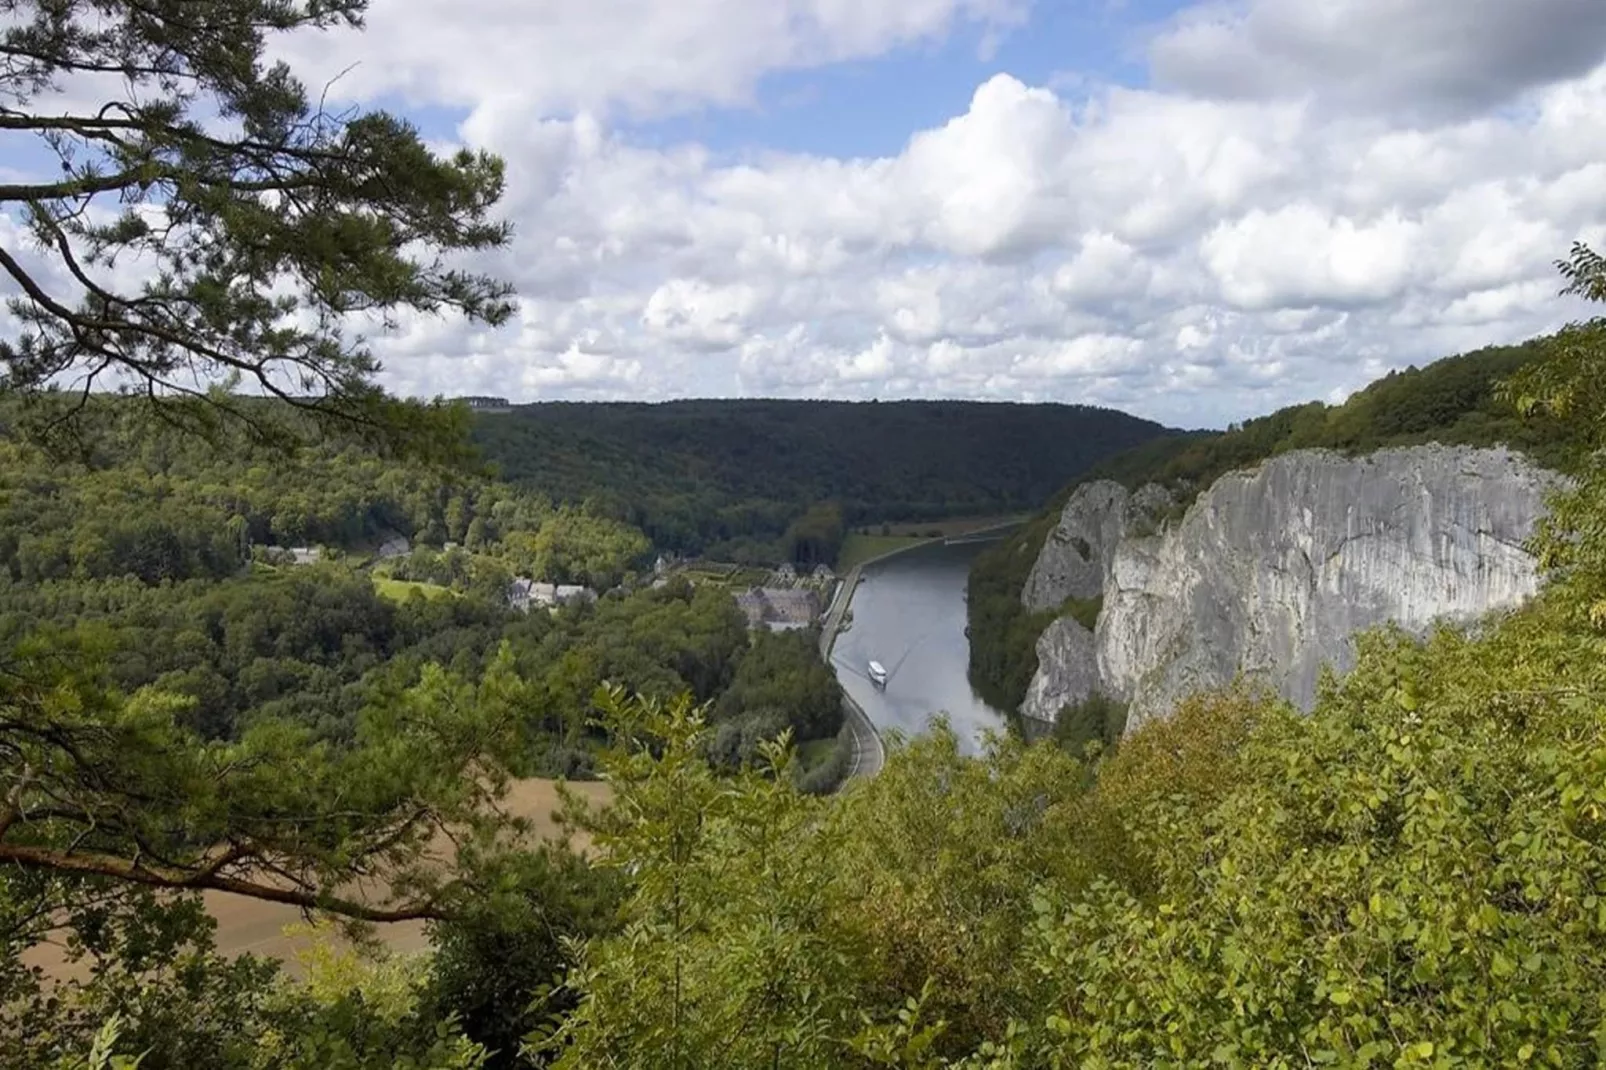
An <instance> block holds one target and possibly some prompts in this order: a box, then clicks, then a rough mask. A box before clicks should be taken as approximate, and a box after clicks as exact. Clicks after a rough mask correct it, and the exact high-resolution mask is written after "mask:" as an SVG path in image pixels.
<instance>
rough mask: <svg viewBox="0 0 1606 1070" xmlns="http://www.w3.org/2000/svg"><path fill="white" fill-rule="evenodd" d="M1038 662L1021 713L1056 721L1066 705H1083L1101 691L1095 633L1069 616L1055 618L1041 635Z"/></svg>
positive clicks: (1038, 642)
mask: <svg viewBox="0 0 1606 1070" xmlns="http://www.w3.org/2000/svg"><path fill="white" fill-rule="evenodd" d="M1037 664H1038V666H1039V669H1038V672H1037V674H1036V675H1035V676H1033V677H1032V683H1031V686H1030V687H1028V688H1027V689H1026V697H1025V698H1024V699H1022V700H1021V706H1020V712H1021V713H1022V714H1024V715H1025V716H1027V717H1032V718H1035V719H1036V720H1039V721H1049V722H1053V721H1057V720H1059V715H1060V711H1061V710H1063V709H1065V707H1067V706H1076V705H1080V704H1081V703H1083V702H1086V701H1087V700H1088V699H1089V698H1091V697H1092V695H1093V693H1094V692H1095V691H1098V690H1100V686H1099V667H1098V649H1097V647H1096V646H1095V645H1094V640H1093V633H1092V632H1090V631H1088V630H1087V629H1086V628H1084V627H1082V626H1081V625H1080V624H1078V623H1077V622H1076V621H1075V620H1073V619H1072V618H1070V617H1061V618H1059V619H1058V620H1056V621H1054V623H1052V624H1050V625H1049V626H1048V627H1047V628H1045V629H1044V630H1043V634H1042V635H1041V636H1039V637H1038V640H1037ZM1043 666H1048V667H1049V669H1048V670H1047V671H1045V670H1044V669H1043V668H1042V667H1043Z"/></svg>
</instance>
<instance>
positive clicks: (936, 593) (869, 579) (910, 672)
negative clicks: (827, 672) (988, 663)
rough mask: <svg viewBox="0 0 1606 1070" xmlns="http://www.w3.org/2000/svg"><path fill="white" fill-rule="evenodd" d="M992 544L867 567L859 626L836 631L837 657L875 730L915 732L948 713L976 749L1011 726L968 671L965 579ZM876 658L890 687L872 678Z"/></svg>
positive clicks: (858, 598) (908, 555) (932, 549)
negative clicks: (987, 735)
mask: <svg viewBox="0 0 1606 1070" xmlns="http://www.w3.org/2000/svg"><path fill="white" fill-rule="evenodd" d="M986 546H987V544H986V543H980V542H976V543H961V544H959V545H957V546H942V545H935V546H929V547H921V548H920V549H918V550H910V551H907V552H905V553H901V554H898V555H897V556H896V557H891V558H888V559H887V560H886V561H883V562H881V563H880V564H876V565H871V566H869V567H868V568H866V569H865V570H864V573H863V576H864V578H863V581H862V582H861V583H860V584H859V589H858V591H857V592H856V593H855V594H854V595H853V603H852V611H853V624H852V626H851V627H850V628H849V629H848V630H847V631H845V632H842V633H841V634H840V635H838V636H837V640H836V646H835V648H834V649H833V650H832V652H831V661H832V663H833V667H834V668H835V669H836V675H837V679H839V680H840V681H842V686H843V688H844V689H846V691H847V692H848V694H850V695H851V696H853V698H854V700H855V701H857V702H858V703H859V705H860V706H862V707H864V711H865V713H866V714H868V715H869V717H870V720H872V721H874V722H875V726H876V728H878V729H881V730H883V731H885V730H886V729H889V728H896V729H898V730H899V731H901V732H903V733H904V734H905V735H906V736H909V735H914V734H916V733H918V732H920V731H921V730H923V729H924V728H925V727H926V725H927V723H928V722H929V721H930V720H931V717H932V715H933V714H936V713H939V712H942V713H946V714H947V715H948V720H949V723H950V724H952V725H953V727H954V730H955V731H956V732H957V733H958V734H959V738H960V743H961V745H962V746H964V748H965V749H966V751H967V752H969V753H975V752H976V751H977V750H978V749H979V746H978V741H979V739H980V736H981V733H982V732H983V731H984V730H986V729H994V730H996V731H1000V732H1002V731H1004V730H1005V721H1004V717H1003V715H1002V714H1001V713H999V712H998V711H997V710H995V709H993V708H992V707H991V706H988V705H987V704H986V703H985V702H983V701H982V700H981V699H980V698H978V697H977V696H976V693H975V692H974V691H972V690H971V687H970V680H969V679H968V677H967V676H966V674H965V668H966V665H967V664H968V663H969V661H970V644H969V640H968V639H966V638H965V579H966V576H967V574H968V573H969V570H970V560H971V558H973V557H975V556H976V554H977V553H979V552H980V551H981V550H983V549H985V548H986ZM872 659H873V660H875V661H879V662H880V663H881V664H882V665H883V666H885V667H886V670H887V676H888V679H887V686H886V688H885V689H880V688H877V687H875V686H874V685H872V684H871V683H870V680H869V677H867V676H866V675H865V671H866V668H865V667H866V665H868V663H869V662H870V661H871V660H872Z"/></svg>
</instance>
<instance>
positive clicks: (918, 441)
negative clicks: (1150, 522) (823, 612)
mask: <svg viewBox="0 0 1606 1070" xmlns="http://www.w3.org/2000/svg"><path fill="white" fill-rule="evenodd" d="M1163 430H1164V429H1163V428H1162V427H1160V425H1158V424H1155V423H1151V422H1149V421H1147V420H1140V419H1137V418H1136V417H1133V416H1128V415H1126V414H1125V413H1120V412H1114V411H1112V410H1109V409H1098V408H1091V407H1087V406H1080V405H1018V404H983V403H975V402H957V401H892V402H861V403H854V402H842V401H753V400H730V401H676V402H665V403H662V404H652V405H648V404H629V403H598V404H588V403H578V402H552V403H543V404H537V405H521V406H517V407H515V408H514V409H513V411H512V412H511V413H508V414H498V415H481V416H478V417H477V418H476V421H475V426H474V438H475V440H476V441H477V442H478V443H479V444H480V446H481V448H482V449H483V450H484V452H485V455H486V456H487V458H488V459H489V460H490V461H491V462H493V463H494V464H495V465H496V467H497V468H498V469H499V470H500V472H501V474H502V476H503V477H504V478H506V479H508V480H510V481H512V482H514V483H516V484H519V485H524V486H529V487H535V488H540V489H541V490H542V491H543V492H545V493H549V494H552V495H553V496H554V497H556V498H557V499H558V500H559V501H566V502H586V503H589V505H590V506H591V507H592V508H593V509H594V510H596V511H597V512H599V513H600V514H601V515H606V516H611V517H615V518H617V519H620V520H623V521H625V522H627V523H630V524H632V525H634V526H636V527H639V528H641V529H642V530H643V531H645V532H646V533H647V535H648V537H650V538H651V539H652V540H653V542H654V544H655V545H657V546H659V547H662V548H666V549H670V550H675V551H680V552H687V553H704V554H707V555H709V556H712V557H716V558H720V559H728V560H735V561H744V562H773V561H778V560H782V559H785V558H787V557H789V556H790V555H791V554H792V552H793V549H794V545H793V544H794V543H795V542H796V541H797V540H795V539H789V538H788V537H787V536H788V534H789V528H790V527H791V525H792V524H793V522H794V521H797V520H798V519H799V518H800V517H802V516H803V514H804V512H805V511H806V510H807V509H808V508H809V507H810V506H811V505H815V504H820V503H827V502H830V503H835V504H836V505H837V506H838V507H839V508H840V510H841V513H842V519H843V522H844V523H846V524H847V525H848V526H859V525H862V524H867V523H870V522H879V521H897V520H928V519H935V518H939V517H951V516H977V515H987V514H999V513H1013V512H1021V511H1027V510H1033V509H1037V508H1038V507H1040V506H1041V505H1042V503H1043V502H1044V501H1045V500H1047V498H1048V496H1049V495H1051V494H1053V493H1054V492H1055V491H1056V490H1058V489H1059V488H1060V487H1061V486H1063V485H1064V484H1065V482H1066V481H1067V480H1069V479H1071V478H1073V477H1075V476H1076V475H1077V474H1079V473H1080V472H1082V471H1083V470H1085V469H1086V468H1087V467H1088V466H1089V465H1092V464H1094V463H1096V462H1097V461H1099V460H1101V459H1103V458H1106V457H1108V456H1110V455H1112V454H1115V453H1118V452H1120V451H1121V450H1125V449H1127V448H1129V447H1132V446H1136V445H1138V444H1139V443H1142V442H1145V441H1147V440H1149V439H1152V438H1154V437H1155V436H1156V435H1159V434H1161V433H1162V432H1163Z"/></svg>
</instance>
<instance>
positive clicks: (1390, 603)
mask: <svg viewBox="0 0 1606 1070" xmlns="http://www.w3.org/2000/svg"><path fill="white" fill-rule="evenodd" d="M1558 479H1559V477H1557V476H1555V475H1554V474H1553V473H1550V472H1546V471H1544V470H1543V469H1540V468H1537V467H1535V466H1533V465H1532V464H1530V463H1528V462H1527V461H1526V460H1524V459H1522V458H1521V457H1519V456H1517V455H1515V454H1513V453H1511V452H1509V451H1507V450H1504V449H1492V450H1475V449H1468V448H1446V447H1442V446H1422V447H1414V448H1410V449H1396V450H1385V451H1382V452H1379V453H1376V454H1373V455H1372V456H1370V457H1364V458H1346V457H1343V456H1341V455H1339V454H1336V453H1331V452H1327V451H1320V450H1310V451H1299V452H1296V453H1290V454H1286V455H1284V456H1281V457H1278V458H1276V459H1274V460H1272V461H1269V462H1267V463H1266V464H1264V465H1262V466H1261V467H1259V468H1257V469H1253V470H1250V471H1245V472H1235V473H1232V474H1229V475H1227V476H1224V477H1222V478H1221V479H1220V480H1218V481H1217V482H1216V484H1215V485H1214V486H1213V487H1211V488H1210V489H1209V490H1208V491H1206V492H1205V493H1204V494H1203V495H1202V496H1201V497H1200V498H1199V500H1198V501H1197V502H1195V503H1194V505H1193V507H1192V508H1190V509H1189V510H1188V513H1187V515H1186V517H1184V518H1183V520H1182V522H1181V523H1180V524H1179V525H1177V526H1176V527H1175V528H1174V529H1172V530H1171V531H1169V532H1167V533H1166V534H1165V535H1164V536H1163V537H1160V538H1145V539H1128V540H1126V541H1125V542H1123V543H1122V544H1121V546H1120V547H1119V548H1118V549H1117V550H1116V552H1115V554H1114V555H1113V556H1114V559H1113V562H1112V566H1111V570H1110V579H1109V582H1108V583H1107V584H1106V586H1105V589H1104V606H1103V612H1102V613H1101V615H1100V617H1099V621H1098V628H1097V630H1096V649H1097V661H1098V680H1099V686H1100V687H1101V688H1102V689H1103V690H1104V691H1105V692H1106V693H1107V694H1110V695H1112V696H1113V697H1117V698H1120V699H1123V700H1125V701H1126V702H1127V703H1128V704H1129V708H1128V716H1127V727H1128V730H1129V731H1130V730H1131V729H1132V728H1134V727H1137V726H1139V725H1141V724H1143V723H1144V722H1145V721H1147V720H1149V719H1151V718H1154V717H1161V716H1165V715H1167V714H1169V712H1170V711H1171V709H1172V708H1173V707H1174V706H1175V704H1176V702H1177V701H1178V700H1179V699H1180V698H1182V697H1184V696H1185V695H1187V694H1188V693H1189V692H1191V691H1194V690H1197V689H1199V688H1203V687H1215V686H1222V685H1225V684H1227V683H1230V682H1231V681H1232V679H1233V677H1234V676H1236V675H1237V674H1238V673H1239V672H1240V671H1242V672H1243V673H1245V674H1246V675H1248V676H1252V677H1256V678H1259V679H1262V680H1264V681H1266V682H1267V683H1270V684H1271V685H1272V686H1273V687H1274V688H1276V690H1277V691H1278V692H1280V693H1281V694H1283V695H1284V696H1286V697H1287V698H1289V699H1290V700H1291V701H1293V702H1295V703H1296V704H1298V705H1299V706H1301V707H1302V708H1305V709H1308V708H1309V707H1310V705H1311V703H1312V701H1313V699H1314V691H1315V685H1316V682H1317V678H1318V675H1319V672H1320V669H1321V666H1322V665H1323V664H1324V663H1330V664H1332V665H1333V667H1334V668H1335V669H1337V670H1339V671H1340V672H1342V671H1345V670H1347V669H1349V668H1350V666H1351V665H1353V663H1354V649H1353V646H1352V644H1351V642H1350V639H1351V637H1352V636H1353V635H1354V634H1355V633H1356V632H1357V631H1360V630H1363V629H1366V628H1370V627H1374V626H1376V625H1380V624H1383V623H1386V622H1389V621H1393V622H1395V623H1397V624H1399V625H1400V626H1401V627H1403V628H1405V629H1407V630H1410V631H1414V632H1423V631H1426V630H1427V628H1428V627H1429V626H1431V625H1432V624H1433V623H1434V622H1435V621H1438V620H1446V621H1450V622H1454V623H1465V622H1468V621H1470V620H1473V619H1476V618H1477V617H1480V616H1482V615H1484V614H1486V613H1488V612H1490V611H1493V610H1498V609H1504V608H1510V607H1514V606H1516V605H1518V604H1519V603H1521V602H1523V601H1524V600H1526V599H1527V598H1529V597H1531V596H1532V595H1533V594H1534V592H1535V591H1536V589H1537V587H1538V582H1539V581H1538V577H1537V574H1536V570H1535V562H1534V560H1533V558H1532V557H1531V556H1530V555H1529V554H1528V553H1527V552H1526V551H1525V550H1524V549H1523V547H1522V544H1523V542H1524V540H1526V539H1527V537H1528V536H1529V534H1530V533H1531V532H1532V530H1533V527H1534V523H1535V521H1536V520H1537V519H1538V518H1539V517H1540V516H1541V515H1542V513H1543V511H1544V496H1545V494H1546V492H1547V491H1548V490H1549V489H1550V488H1552V487H1553V486H1555V485H1556V483H1557V481H1558ZM1048 671H1049V672H1050V673H1058V674H1060V675H1061V676H1063V677H1065V678H1067V679H1068V678H1070V677H1071V675H1073V674H1070V673H1068V672H1067V670H1066V668H1065V667H1063V666H1058V665H1056V666H1050V667H1049V669H1048ZM1083 671H1084V670H1082V669H1081V668H1077V669H1076V670H1075V673H1081V672H1083ZM1040 672H1041V670H1040ZM1032 686H1033V689H1034V690H1037V689H1038V687H1039V682H1038V681H1037V680H1034V681H1033V683H1032ZM1062 686H1063V685H1059V684H1051V683H1047V682H1045V683H1043V685H1042V690H1044V691H1045V692H1047V691H1050V690H1053V689H1054V687H1062Z"/></svg>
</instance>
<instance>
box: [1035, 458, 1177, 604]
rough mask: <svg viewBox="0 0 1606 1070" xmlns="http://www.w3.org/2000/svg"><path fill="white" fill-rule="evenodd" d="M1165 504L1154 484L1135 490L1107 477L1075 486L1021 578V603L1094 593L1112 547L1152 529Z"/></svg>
mask: <svg viewBox="0 0 1606 1070" xmlns="http://www.w3.org/2000/svg"><path fill="white" fill-rule="evenodd" d="M1170 505H1171V495H1170V494H1168V493H1167V492H1166V491H1165V489H1164V488H1162V487H1159V486H1157V485H1155V484H1153V483H1150V484H1149V485H1148V486H1146V487H1143V488H1142V489H1140V490H1139V491H1138V492H1137V493H1136V494H1133V493H1130V492H1129V491H1128V490H1127V489H1126V488H1125V487H1123V486H1121V484H1119V483H1115V482H1112V481H1110V480H1107V479H1101V480H1098V481H1096V482H1093V483H1084V484H1082V485H1081V486H1080V487H1077V488H1076V490H1075V491H1074V492H1072V494H1071V497H1070V499H1069V500H1068V501H1066V503H1065V508H1064V509H1062V510H1061V511H1060V518H1059V523H1058V524H1056V525H1055V526H1054V530H1053V531H1051V532H1049V534H1048V538H1047V539H1046V540H1045V541H1044V543H1043V549H1042V552H1040V553H1039V554H1038V555H1037V561H1036V562H1035V563H1033V565H1032V571H1031V575H1029V576H1027V577H1026V587H1025V589H1024V590H1022V591H1021V604H1022V605H1024V606H1025V607H1026V608H1027V609H1031V610H1039V609H1053V608H1054V607H1056V606H1058V605H1060V604H1061V603H1063V602H1064V601H1065V600H1066V599H1067V598H1097V597H1099V595H1101V594H1102V593H1103V592H1104V586H1105V583H1106V582H1107V581H1108V580H1109V578H1110V568H1111V566H1112V564H1113V562H1114V558H1115V549H1116V547H1117V546H1119V545H1121V541H1122V540H1123V539H1125V538H1126V537H1127V535H1129V534H1132V533H1134V532H1140V531H1144V530H1148V529H1151V528H1152V527H1153V525H1154V522H1155V521H1156V520H1157V519H1158V518H1159V517H1160V516H1161V515H1162V514H1163V513H1164V512H1165V510H1166V509H1167V508H1168V507H1169V506H1170Z"/></svg>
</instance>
